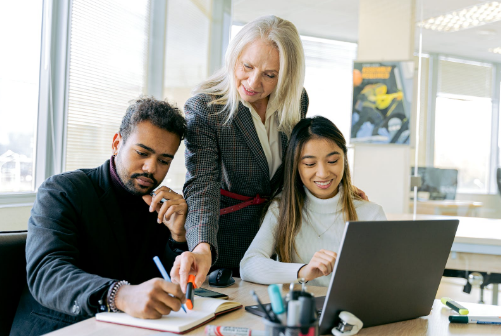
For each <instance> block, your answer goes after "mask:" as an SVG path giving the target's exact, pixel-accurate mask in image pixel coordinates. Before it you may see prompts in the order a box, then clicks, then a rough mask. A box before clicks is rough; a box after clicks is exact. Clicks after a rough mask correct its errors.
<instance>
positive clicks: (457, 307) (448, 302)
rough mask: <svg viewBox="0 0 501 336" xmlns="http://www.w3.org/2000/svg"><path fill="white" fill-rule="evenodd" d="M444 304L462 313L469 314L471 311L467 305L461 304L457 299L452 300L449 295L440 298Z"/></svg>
mask: <svg viewBox="0 0 501 336" xmlns="http://www.w3.org/2000/svg"><path fill="white" fill-rule="evenodd" d="M440 301H442V303H443V304H444V305H446V306H447V307H449V308H451V309H452V310H454V311H456V312H458V313H459V314H461V315H468V313H469V311H468V309H466V308H465V307H463V306H461V305H460V304H459V303H457V302H456V301H452V299H451V298H448V297H443V298H442V299H440Z"/></svg>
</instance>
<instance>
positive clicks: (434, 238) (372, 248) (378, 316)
mask: <svg viewBox="0 0 501 336" xmlns="http://www.w3.org/2000/svg"><path fill="white" fill-rule="evenodd" d="M458 224H459V220H456V219H453V220H417V221H378V222H348V223H347V225H346V227H345V230H344V234H343V239H342V241H341V246H340V249H339V253H338V258H337V261H336V265H335V266H334V270H333V272H332V278H331V282H330V285H329V289H328V291H327V295H326V296H325V297H317V298H315V301H316V307H317V312H318V315H319V316H320V322H319V332H320V333H319V334H320V335H325V334H330V333H331V329H332V328H333V327H334V326H337V325H338V324H339V319H338V315H339V313H340V312H341V311H343V310H346V311H349V312H351V313H353V314H354V315H355V316H357V317H358V318H360V319H361V320H362V322H363V323H364V328H366V327H371V326H376V325H380V324H386V323H392V322H398V321H403V320H409V319H413V318H417V317H420V316H425V315H428V314H429V313H430V311H431V307H432V305H433V300H434V299H435V295H436V293H437V289H438V286H439V284H440V280H441V278H442V274H443V272H444V268H445V264H446V263H447V258H448V256H449V252H450V250H451V247H452V243H453V241H454V237H455V235H456V230H457V227H458ZM268 305H269V304H268ZM268 305H265V306H268ZM245 310H247V311H248V312H250V313H252V314H256V315H259V316H263V317H264V313H263V312H262V311H261V310H260V309H259V307H257V306H247V307H245Z"/></svg>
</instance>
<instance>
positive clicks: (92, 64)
mask: <svg viewBox="0 0 501 336" xmlns="http://www.w3.org/2000/svg"><path fill="white" fill-rule="evenodd" d="M149 11H150V3H149V1H148V0H128V1H124V0H107V1H100V0H74V1H73V6H72V13H71V35H70V46H71V47H70V66H69V89H68V117H67V137H66V167H65V170H66V171H68V170H74V169H78V168H92V167H97V166H99V165H101V164H102V163H103V162H104V161H105V160H106V159H108V158H109V157H110V156H111V141H112V138H113V135H114V134H115V133H116V132H117V131H118V129H119V126H120V122H121V120H122V117H123V116H124V114H125V111H126V108H127V106H128V102H129V101H130V100H132V99H134V98H136V97H138V96H139V95H140V94H142V93H143V92H144V91H145V85H146V68H147V52H148V31H149Z"/></svg>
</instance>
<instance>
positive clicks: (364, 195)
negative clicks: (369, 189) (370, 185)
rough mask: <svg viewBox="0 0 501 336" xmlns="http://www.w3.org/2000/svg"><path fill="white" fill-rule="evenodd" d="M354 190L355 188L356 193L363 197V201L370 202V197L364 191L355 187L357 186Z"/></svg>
mask: <svg viewBox="0 0 501 336" xmlns="http://www.w3.org/2000/svg"><path fill="white" fill-rule="evenodd" d="M353 188H355V193H356V194H357V195H358V196H360V197H362V199H364V200H366V201H369V197H367V195H366V194H365V193H364V191H363V190H361V189H358V188H357V187H355V186H353Z"/></svg>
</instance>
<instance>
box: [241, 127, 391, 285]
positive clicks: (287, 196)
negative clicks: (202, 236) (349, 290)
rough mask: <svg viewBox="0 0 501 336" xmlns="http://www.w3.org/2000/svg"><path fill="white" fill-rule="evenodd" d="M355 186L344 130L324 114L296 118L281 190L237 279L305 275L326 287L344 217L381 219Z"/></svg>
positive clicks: (278, 280)
mask: <svg viewBox="0 0 501 336" xmlns="http://www.w3.org/2000/svg"><path fill="white" fill-rule="evenodd" d="M356 190H357V189H356V188H354V187H353V185H352V184H351V176H350V169H349V166H348V158H347V148H346V140H345V139H344V136H343V134H342V133H341V132H340V131H339V129H338V128H337V127H336V126H335V125H334V124H333V123H332V122H331V121H329V120H328V119H326V118H324V117H314V118H306V119H303V120H301V121H300V122H299V123H298V124H297V125H296V126H295V127H294V129H293V131H292V135H291V139H290V143H289V147H288V149H287V153H286V155H285V160H284V183H283V189H282V192H281V194H280V195H278V197H276V198H275V199H274V201H273V202H272V203H271V205H270V207H269V208H268V211H267V213H266V215H265V217H264V220H263V223H262V226H261V228H260V230H259V232H258V234H257V236H256V237H255V238H254V240H253V242H252V244H251V245H250V247H249V249H248V250H247V252H246V254H245V256H244V258H243V259H242V262H241V263H240V275H241V277H242V279H244V280H247V281H252V282H257V283H264V284H270V283H287V282H293V281H295V280H296V279H298V278H305V279H306V280H308V281H311V280H314V279H315V280H314V281H313V282H312V284H313V285H317V286H328V284H329V281H330V274H331V273H332V270H333V268H334V263H335V261H336V257H337V250H338V248H339V245H340V241H341V238H342V234H343V230H344V226H345V223H346V221H353V220H386V216H385V214H384V212H383V209H382V208H381V206H379V205H377V204H375V203H372V202H369V201H365V200H363V199H362V198H361V197H360V196H359V195H358V193H357V191H356ZM275 254H276V256H277V260H273V259H271V257H272V256H273V255H275Z"/></svg>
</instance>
